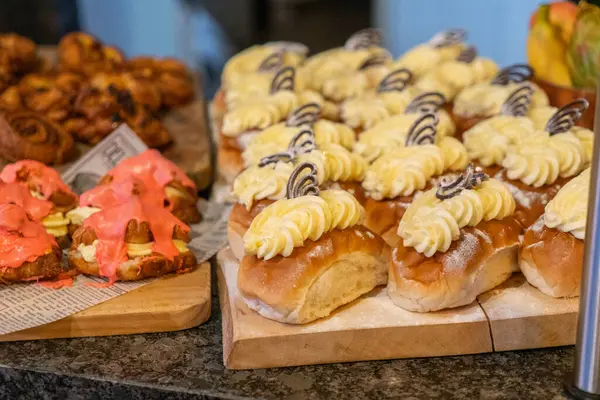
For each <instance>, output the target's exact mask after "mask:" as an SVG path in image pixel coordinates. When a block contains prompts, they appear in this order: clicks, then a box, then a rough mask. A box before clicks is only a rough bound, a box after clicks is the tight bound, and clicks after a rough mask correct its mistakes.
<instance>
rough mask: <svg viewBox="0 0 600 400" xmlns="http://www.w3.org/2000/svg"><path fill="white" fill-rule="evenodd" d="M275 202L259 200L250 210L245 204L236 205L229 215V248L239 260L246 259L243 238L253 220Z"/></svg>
mask: <svg viewBox="0 0 600 400" xmlns="http://www.w3.org/2000/svg"><path fill="white" fill-rule="evenodd" d="M274 202H275V201H274V200H268V199H263V200H259V201H256V202H255V203H254V204H252V208H250V210H247V209H246V207H244V205H243V204H240V203H236V204H234V206H233V208H232V209H231V213H230V214H229V220H228V221H227V237H228V239H229V247H230V248H231V251H232V252H233V254H234V255H235V257H236V258H237V259H238V260H241V259H242V258H243V257H244V239H243V237H244V234H245V233H246V231H247V230H248V228H249V227H250V224H251V223H252V220H253V219H254V218H255V217H256V216H257V215H258V214H259V213H260V212H261V211H262V210H264V209H265V208H266V207H267V206H269V205H271V204H273V203H274Z"/></svg>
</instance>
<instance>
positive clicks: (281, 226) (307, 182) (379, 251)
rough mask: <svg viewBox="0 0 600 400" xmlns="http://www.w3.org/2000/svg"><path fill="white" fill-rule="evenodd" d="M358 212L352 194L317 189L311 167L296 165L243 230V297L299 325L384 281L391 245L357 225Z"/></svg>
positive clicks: (266, 312) (261, 310)
mask: <svg viewBox="0 0 600 400" xmlns="http://www.w3.org/2000/svg"><path fill="white" fill-rule="evenodd" d="M305 169H308V170H309V171H308V173H307V174H306V172H305V171H304V170H305ZM301 174H303V175H302V176H300V175H301ZM362 217H363V209H362V207H361V206H360V204H358V202H357V201H356V199H355V198H354V197H352V195H350V194H349V193H348V192H345V191H341V190H326V191H323V192H319V189H318V186H317V175H316V166H315V165H314V164H310V163H304V164H301V165H299V166H298V167H297V168H296V169H295V170H294V172H293V174H292V176H291V178H290V183H289V185H288V190H287V198H286V199H281V200H278V201H276V202H275V203H273V204H271V205H269V206H268V207H266V208H265V209H264V210H263V211H262V212H261V213H260V214H259V215H258V216H257V217H256V218H255V219H254V220H253V221H252V224H251V225H250V228H249V229H248V231H247V232H246V234H245V235H244V246H245V250H246V255H245V256H244V258H243V259H242V262H241V264H240V268H239V273H238V288H239V290H240V293H241V295H242V296H243V299H244V301H245V302H246V304H247V305H248V306H249V307H250V308H251V309H254V310H255V311H257V312H258V313H259V314H261V315H262V316H264V317H266V318H269V319H273V320H276V321H280V322H286V323H293V324H304V323H308V322H311V321H314V320H315V319H318V318H322V317H325V316H327V315H329V314H330V313H331V312H332V311H333V310H335V309H336V308H338V307H340V306H342V305H343V304H346V303H349V302H351V301H353V300H355V299H356V298H358V297H360V296H361V295H363V294H365V293H367V292H369V291H371V290H372V289H373V288H374V287H376V286H378V285H381V284H384V283H385V280H386V260H387V258H388V256H389V251H388V248H387V246H386V244H385V242H384V241H383V239H381V237H379V236H378V235H375V234H373V233H372V232H370V231H369V230H368V229H366V228H364V227H362V226H360V225H359V224H360V221H361V219H362Z"/></svg>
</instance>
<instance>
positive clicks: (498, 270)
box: [388, 217, 521, 312]
mask: <svg viewBox="0 0 600 400" xmlns="http://www.w3.org/2000/svg"><path fill="white" fill-rule="evenodd" d="M520 232H521V227H520V225H519V223H518V222H517V220H516V219H514V218H513V217H507V218H505V219H503V220H500V221H498V220H491V221H488V222H481V223H480V224H478V225H477V226H476V227H466V228H463V229H461V236H460V238H459V239H458V240H456V241H454V242H452V244H451V246H450V248H449V249H448V251H446V252H444V253H440V252H437V253H436V254H434V255H433V256H432V257H426V256H425V255H423V254H421V253H418V252H417V251H416V250H415V249H414V248H412V247H411V248H408V247H404V246H403V245H402V243H401V244H399V245H398V246H397V247H395V248H394V249H393V250H392V254H391V258H390V270H389V281H388V294H389V296H390V297H391V299H392V301H393V302H394V303H395V304H396V305H397V306H399V307H402V308H404V309H406V310H409V311H416V312H429V311H437V310H441V309H445V308H454V307H459V306H463V305H466V304H469V303H471V302H473V301H474V300H475V299H476V297H477V296H478V295H479V294H481V293H483V292H486V291H488V290H490V289H492V288H494V287H496V286H498V285H499V284H501V283H502V282H504V281H505V280H507V279H508V278H509V277H510V276H511V274H512V273H513V272H515V271H517V270H518V266H517V252H518V248H519V234H520Z"/></svg>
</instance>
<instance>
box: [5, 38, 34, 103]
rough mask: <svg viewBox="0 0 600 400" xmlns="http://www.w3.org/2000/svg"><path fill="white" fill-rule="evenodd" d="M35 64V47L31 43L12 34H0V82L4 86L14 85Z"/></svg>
mask: <svg viewBox="0 0 600 400" xmlns="http://www.w3.org/2000/svg"><path fill="white" fill-rule="evenodd" d="M36 64H37V46H36V45H35V43H34V42H33V41H31V40H30V39H28V38H26V37H23V36H20V35H17V34H14V33H5V34H0V77H2V78H1V79H0V81H2V82H3V83H4V85H5V86H7V85H10V84H14V83H16V81H17V80H18V79H19V78H20V77H21V76H23V75H24V74H26V73H28V72H30V71H32V70H33V69H34V68H35V67H36ZM1 89H2V87H1V85H0V91H1Z"/></svg>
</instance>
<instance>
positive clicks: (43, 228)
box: [0, 150, 201, 284]
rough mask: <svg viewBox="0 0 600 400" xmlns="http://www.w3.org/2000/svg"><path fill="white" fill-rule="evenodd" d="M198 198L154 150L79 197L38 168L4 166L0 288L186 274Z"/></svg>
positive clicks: (197, 217)
mask: <svg viewBox="0 0 600 400" xmlns="http://www.w3.org/2000/svg"><path fill="white" fill-rule="evenodd" d="M197 200H198V197H197V190H196V188H195V186H194V184H193V183H192V181H191V180H190V179H189V178H188V177H187V176H186V175H185V173H184V172H183V171H182V170H181V169H179V168H178V167H177V166H175V165H174V164H173V163H171V162H170V161H168V160H166V159H165V158H163V157H162V156H161V155H160V154H159V153H158V151H156V150H147V151H146V152H144V153H141V154H139V155H138V156H135V157H131V158H128V159H125V160H124V161H123V162H122V163H120V164H119V165H117V166H116V167H115V168H114V169H112V170H110V171H109V172H108V173H107V174H106V176H104V177H103V178H102V180H101V181H100V182H99V184H98V186H97V187H95V188H93V189H91V190H89V191H87V192H85V193H83V194H82V195H81V196H77V195H76V194H75V193H73V192H72V191H71V190H70V189H69V187H68V186H67V185H66V184H65V183H64V182H62V181H61V179H60V176H59V175H58V173H57V172H56V171H55V170H54V169H52V168H50V167H47V166H45V165H44V164H42V163H39V162H37V161H33V160H23V161H19V162H17V163H14V164H9V165H8V166H6V167H5V168H4V169H3V170H2V171H1V172H0V283H12V282H25V281H38V280H52V279H56V278H60V277H61V276H62V275H63V273H66V272H68V273H69V274H71V275H73V274H77V273H82V274H87V275H93V276H99V277H103V278H105V279H107V281H108V284H112V283H113V282H115V281H132V280H140V279H144V278H149V277H157V276H162V275H164V274H167V273H171V272H176V273H183V272H187V271H190V270H191V269H193V268H194V267H195V266H196V257H195V255H194V253H193V252H192V251H191V250H190V249H189V248H188V247H187V243H188V242H189V241H190V227H189V226H188V225H189V224H193V223H197V222H199V221H200V220H201V215H200V213H199V211H198V209H197V208H196V203H197ZM61 248H63V249H68V257H67V262H66V263H65V262H63V256H62V251H61Z"/></svg>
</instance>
